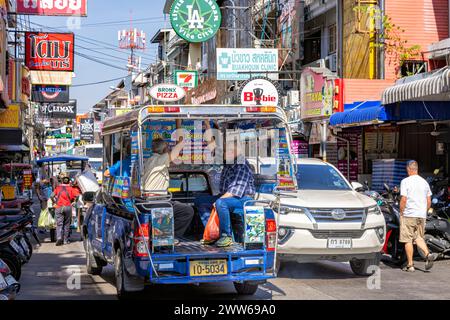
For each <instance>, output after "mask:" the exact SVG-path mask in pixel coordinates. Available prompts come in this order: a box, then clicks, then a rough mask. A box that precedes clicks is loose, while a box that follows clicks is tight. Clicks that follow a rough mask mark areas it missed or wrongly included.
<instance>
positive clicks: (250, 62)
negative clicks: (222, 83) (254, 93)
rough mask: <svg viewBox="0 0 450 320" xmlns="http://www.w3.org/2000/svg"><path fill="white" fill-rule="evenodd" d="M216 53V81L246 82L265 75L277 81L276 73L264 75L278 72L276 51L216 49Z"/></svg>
mask: <svg viewBox="0 0 450 320" xmlns="http://www.w3.org/2000/svg"><path fill="white" fill-rule="evenodd" d="M216 51H217V80H233V81H236V80H248V79H250V78H254V77H263V76H266V75H267V77H268V78H270V79H272V80H278V74H277V73H269V74H266V73H264V72H269V71H278V49H229V48H217V50H216ZM239 72H248V73H239ZM250 72H251V73H250Z"/></svg>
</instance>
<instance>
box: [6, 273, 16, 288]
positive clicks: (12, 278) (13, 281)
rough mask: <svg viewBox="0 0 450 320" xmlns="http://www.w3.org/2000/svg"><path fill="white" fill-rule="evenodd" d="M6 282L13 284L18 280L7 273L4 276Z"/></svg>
mask: <svg viewBox="0 0 450 320" xmlns="http://www.w3.org/2000/svg"><path fill="white" fill-rule="evenodd" d="M5 281H6V283H7V284H8V286H12V285H14V284H18V282H17V281H16V279H14V277H13V276H12V275H9V276H7V277H6V278H5Z"/></svg>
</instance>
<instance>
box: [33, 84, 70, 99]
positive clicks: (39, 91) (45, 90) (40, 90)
mask: <svg viewBox="0 0 450 320" xmlns="http://www.w3.org/2000/svg"><path fill="white" fill-rule="evenodd" d="M32 101H34V102H39V103H68V102H69V87H68V86H51V85H35V86H33V89H32Z"/></svg>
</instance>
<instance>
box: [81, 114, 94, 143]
mask: <svg viewBox="0 0 450 320" xmlns="http://www.w3.org/2000/svg"><path fill="white" fill-rule="evenodd" d="M80 139H81V140H87V141H92V140H94V119H92V118H87V119H81V120H80Z"/></svg>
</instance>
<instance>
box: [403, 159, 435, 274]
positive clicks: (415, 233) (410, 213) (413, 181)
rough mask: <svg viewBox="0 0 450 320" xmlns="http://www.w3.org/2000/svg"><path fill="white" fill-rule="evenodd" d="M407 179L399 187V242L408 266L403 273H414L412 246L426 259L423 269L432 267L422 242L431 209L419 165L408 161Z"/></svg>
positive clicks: (430, 258) (429, 197)
mask: <svg viewBox="0 0 450 320" xmlns="http://www.w3.org/2000/svg"><path fill="white" fill-rule="evenodd" d="M406 170H407V172H408V178H405V179H403V180H402V183H401V185H400V195H401V200H400V242H401V243H404V244H405V251H406V257H407V259H408V264H407V265H406V267H405V268H403V270H404V271H407V272H414V264H413V255H414V244H416V245H417V247H418V248H419V249H421V250H422V251H423V253H424V254H425V257H426V263H425V269H426V270H430V269H431V268H432V267H433V262H434V260H435V256H434V255H433V254H430V251H429V250H428V247H427V245H426V243H425V241H424V234H425V223H426V219H427V213H428V210H429V209H430V207H431V190H430V186H429V185H428V182H427V181H426V180H425V179H423V178H422V177H420V176H419V165H418V163H417V162H416V161H414V160H413V161H409V162H408V164H407V165H406Z"/></svg>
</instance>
